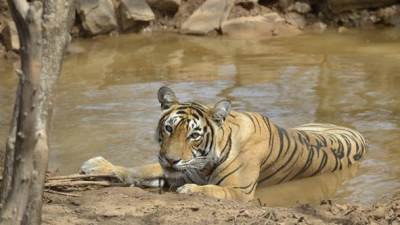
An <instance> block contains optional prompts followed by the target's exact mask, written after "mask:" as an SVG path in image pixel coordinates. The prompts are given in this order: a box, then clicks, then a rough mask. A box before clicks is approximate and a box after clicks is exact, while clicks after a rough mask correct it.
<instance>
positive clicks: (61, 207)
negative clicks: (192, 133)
mask: <svg viewBox="0 0 400 225" xmlns="http://www.w3.org/2000/svg"><path fill="white" fill-rule="evenodd" d="M74 194H78V195H80V197H69V196H61V195H58V194H51V193H48V194H46V196H45V198H46V202H47V203H46V204H45V205H44V209H43V210H44V211H43V224H59V225H63V224H66V225H67V224H68V225H73V224H79V225H82V224H146V225H149V224H166V225H167V224H182V225H183V224H205V225H209V224H230V225H231V224H254V225H255V224H263V225H264V224H400V194H396V195H394V196H393V197H392V198H388V199H386V201H384V202H382V203H376V204H373V205H369V206H362V205H350V204H336V203H331V202H330V201H326V202H324V203H322V204H321V205H317V206H311V205H300V206H297V207H293V208H270V207H267V206H259V205H257V203H240V202H235V201H222V200H217V199H213V198H208V197H205V196H201V195H183V194H180V195H178V194H174V193H163V194H159V193H157V192H155V191H152V192H150V191H146V190H142V189H139V188H124V187H114V188H103V189H98V190H90V191H85V192H80V193H74Z"/></svg>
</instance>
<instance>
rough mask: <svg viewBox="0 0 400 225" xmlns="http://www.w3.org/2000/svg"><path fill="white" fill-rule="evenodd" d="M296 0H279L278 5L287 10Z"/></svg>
mask: <svg viewBox="0 0 400 225" xmlns="http://www.w3.org/2000/svg"><path fill="white" fill-rule="evenodd" d="M293 2H294V0H279V2H278V5H279V8H281V9H282V10H283V11H286V10H287V9H288V8H289V7H290V6H291V5H292V4H293Z"/></svg>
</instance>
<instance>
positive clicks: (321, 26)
mask: <svg viewBox="0 0 400 225" xmlns="http://www.w3.org/2000/svg"><path fill="white" fill-rule="evenodd" d="M310 28H311V31H313V32H318V33H322V32H324V31H325V30H326V29H327V28H328V25H326V24H325V23H323V22H316V23H314V24H313V25H311V27H310Z"/></svg>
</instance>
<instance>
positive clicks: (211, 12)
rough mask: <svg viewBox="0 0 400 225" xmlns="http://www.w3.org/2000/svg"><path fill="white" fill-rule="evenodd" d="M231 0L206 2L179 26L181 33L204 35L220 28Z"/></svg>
mask: <svg viewBox="0 0 400 225" xmlns="http://www.w3.org/2000/svg"><path fill="white" fill-rule="evenodd" d="M233 4H234V1H233V0H207V1H206V2H204V3H203V4H202V5H201V6H200V7H199V8H198V9H197V10H196V11H194V13H193V14H192V15H191V16H190V17H189V18H188V19H187V20H186V21H185V22H183V24H182V26H181V29H180V31H181V33H184V34H197V35H205V34H208V33H210V32H212V31H215V30H218V29H220V28H221V24H222V23H223V22H224V21H225V20H226V19H227V18H228V15H229V12H230V11H231V8H232V6H233Z"/></svg>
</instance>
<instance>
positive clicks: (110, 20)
mask: <svg viewBox="0 0 400 225" xmlns="http://www.w3.org/2000/svg"><path fill="white" fill-rule="evenodd" d="M77 10H78V15H79V18H80V21H81V23H82V28H83V29H84V31H85V32H86V33H88V34H90V35H96V34H104V33H109V32H111V31H113V30H116V29H117V28H118V24H117V19H116V17H115V12H114V5H113V2H112V0H80V1H79V4H78V9H77Z"/></svg>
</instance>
